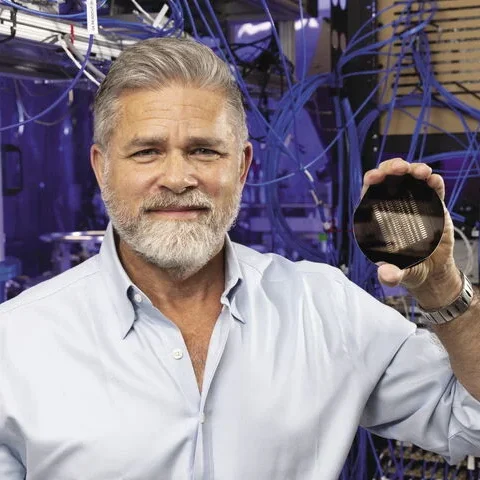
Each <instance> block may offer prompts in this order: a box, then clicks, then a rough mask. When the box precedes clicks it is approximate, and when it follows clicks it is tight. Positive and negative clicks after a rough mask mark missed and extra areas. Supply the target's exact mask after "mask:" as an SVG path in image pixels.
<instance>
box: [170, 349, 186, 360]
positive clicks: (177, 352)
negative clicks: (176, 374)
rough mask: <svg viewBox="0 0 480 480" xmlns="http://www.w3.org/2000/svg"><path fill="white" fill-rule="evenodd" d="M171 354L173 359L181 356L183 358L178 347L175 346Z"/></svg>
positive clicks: (178, 358)
mask: <svg viewBox="0 0 480 480" xmlns="http://www.w3.org/2000/svg"><path fill="white" fill-rule="evenodd" d="M172 356H173V358H174V359H175V360H180V359H181V358H183V352H182V351H181V350H180V349H179V348H176V349H175V350H174V351H173V352H172Z"/></svg>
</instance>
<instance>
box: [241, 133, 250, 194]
mask: <svg viewBox="0 0 480 480" xmlns="http://www.w3.org/2000/svg"><path fill="white" fill-rule="evenodd" d="M252 160H253V145H252V144H251V143H250V142H247V143H246V144H245V147H244V149H243V152H242V159H241V164H240V182H241V183H242V185H245V182H246V180H247V175H248V171H249V170H250V165H252Z"/></svg>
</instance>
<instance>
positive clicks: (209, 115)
mask: <svg viewBox="0 0 480 480" xmlns="http://www.w3.org/2000/svg"><path fill="white" fill-rule="evenodd" d="M118 101H119V106H118V114H119V118H118V124H117V128H116V129H115V131H116V133H117V134H118V135H115V133H114V136H118V137H120V139H121V140H125V139H126V137H129V138H131V137H134V136H140V135H145V134H147V133H150V134H155V135H161V136H169V135H172V134H179V135H182V134H186V135H202V134H208V135H212V134H214V135H218V136H222V137H224V138H225V137H228V136H229V135H230V134H231V133H232V127H231V125H230V123H231V122H230V119H229V115H228V109H227V102H226V98H225V95H224V94H223V93H221V92H217V91H211V90H205V89H200V88H194V87H165V88H162V89H158V90H129V91H126V92H123V93H122V94H121V96H120V97H119V99H118Z"/></svg>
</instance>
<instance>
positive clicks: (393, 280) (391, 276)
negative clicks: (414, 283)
mask: <svg viewBox="0 0 480 480" xmlns="http://www.w3.org/2000/svg"><path fill="white" fill-rule="evenodd" d="M377 273H378V279H379V280H380V282H381V283H383V284H384V285H386V286H388V287H396V286H397V285H399V284H400V283H401V282H402V280H403V275H404V270H401V269H400V268H398V267H397V266H395V265H392V264H390V263H383V264H381V265H380V266H379V267H378V272H377Z"/></svg>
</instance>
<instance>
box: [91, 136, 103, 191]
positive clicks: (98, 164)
mask: <svg viewBox="0 0 480 480" xmlns="http://www.w3.org/2000/svg"><path fill="white" fill-rule="evenodd" d="M106 161H107V159H106V156H105V154H104V153H103V151H102V150H101V148H100V147H99V146H98V145H97V144H96V143H95V144H93V145H92V147H91V148H90V164H91V165H92V169H93V172H94V173H95V177H96V178H97V183H98V186H99V187H100V190H102V188H103V184H104V181H105V180H104V178H103V173H104V171H105V162H106Z"/></svg>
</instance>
